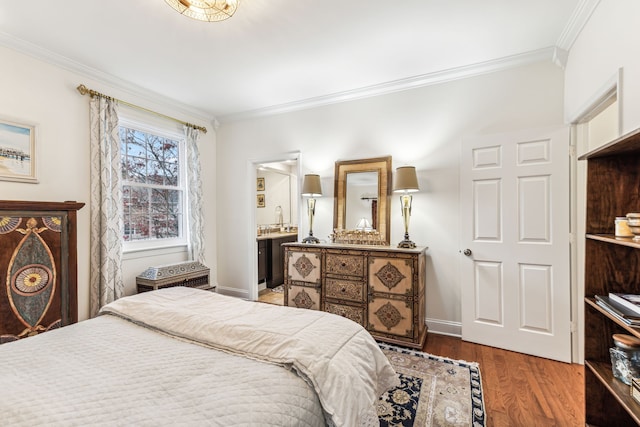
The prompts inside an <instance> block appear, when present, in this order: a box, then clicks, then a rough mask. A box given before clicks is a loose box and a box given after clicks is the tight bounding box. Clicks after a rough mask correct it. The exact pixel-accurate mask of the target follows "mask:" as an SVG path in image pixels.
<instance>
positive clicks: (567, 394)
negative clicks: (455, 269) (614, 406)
mask: <svg viewBox="0 0 640 427" xmlns="http://www.w3.org/2000/svg"><path fill="white" fill-rule="evenodd" d="M282 298H283V294H281V293H280V294H278V293H275V292H271V291H270V290H269V291H268V292H267V291H265V292H261V295H260V298H259V300H260V301H263V302H269V303H271V304H279V305H282ZM422 351H424V352H426V353H431V354H435V355H438V356H443V357H448V358H451V359H457V360H466V361H468V362H478V363H479V364H480V374H481V375H482V389H483V391H484V403H485V413H486V417H487V418H486V420H487V423H486V425H487V427H551V426H556V427H577V426H584V425H585V417H584V367H583V366H582V365H577V364H568V363H562V362H555V361H552V360H548V359H543V358H540V357H534V356H528V355H526V354H521V353H516V352H513V351H507V350H502V349H498V348H493V347H488V346H484V345H479V344H473V343H469V342H466V341H462V340H461V339H460V338H454V337H449V336H445V335H437V334H432V333H430V334H429V335H428V336H427V342H426V343H425V345H424V347H423V349H422Z"/></svg>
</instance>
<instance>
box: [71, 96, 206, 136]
mask: <svg viewBox="0 0 640 427" xmlns="http://www.w3.org/2000/svg"><path fill="white" fill-rule="evenodd" d="M76 89H78V92H80V94H81V95H89V96H90V97H92V98H93V97H94V96H99V97H101V98H106V99H111V100H113V101H118V102H119V103H121V104H124V105H127V106H129V107H133V108H137V109H138V110H142V111H146V112H147V113H151V114H155V115H156V116H160V117H164V118H165V119H169V120H173V121H174V122H178V123H182V124H183V125H185V126H189V127H191V128H194V129H198V130H200V131H202V132H204V133H207V128H206V127H203V126H198V125H194V124H193V123H187V122H185V121H182V120H178V119H176V118H173V117H171V116H167V115H166V114H162V113H158V112H156V111H153V110H149V109H148V108H144V107H140V106H139V105H135V104H131V103H130V102H127V101H123V100H121V99H118V98H113V97H111V96H108V95H105V94H103V93H100V92H97V91H95V90H93V89H89V88H88V87H86V86H85V85H83V84H81V85H79V86H78V87H77V88H76Z"/></svg>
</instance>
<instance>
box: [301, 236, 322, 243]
mask: <svg viewBox="0 0 640 427" xmlns="http://www.w3.org/2000/svg"><path fill="white" fill-rule="evenodd" d="M302 243H320V239H318V238H317V237H313V236H311V235H309V236H307V237H305V238H304V239H302Z"/></svg>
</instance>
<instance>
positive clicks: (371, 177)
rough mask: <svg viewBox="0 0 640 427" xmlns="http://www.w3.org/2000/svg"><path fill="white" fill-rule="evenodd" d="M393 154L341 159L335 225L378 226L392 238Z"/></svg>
mask: <svg viewBox="0 0 640 427" xmlns="http://www.w3.org/2000/svg"><path fill="white" fill-rule="evenodd" d="M390 191H391V156H386V157H377V158H372V159H360V160H348V161H338V162H336V166H335V190H334V195H335V203H334V215H333V228H334V229H342V230H356V229H358V230H365V231H370V230H376V231H378V232H379V233H380V235H381V237H382V239H383V240H384V242H385V243H386V244H387V245H388V244H389V241H390V236H389V233H390V232H389V223H390V214H389V213H390V202H389V194H390Z"/></svg>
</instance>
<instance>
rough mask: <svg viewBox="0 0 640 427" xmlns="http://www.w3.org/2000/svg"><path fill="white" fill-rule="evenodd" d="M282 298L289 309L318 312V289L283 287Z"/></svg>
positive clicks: (293, 286)
mask: <svg viewBox="0 0 640 427" xmlns="http://www.w3.org/2000/svg"><path fill="white" fill-rule="evenodd" d="M284 298H285V303H286V305H288V306H289V307H297V308H306V309H307V310H320V287H314V286H300V285H284Z"/></svg>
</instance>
